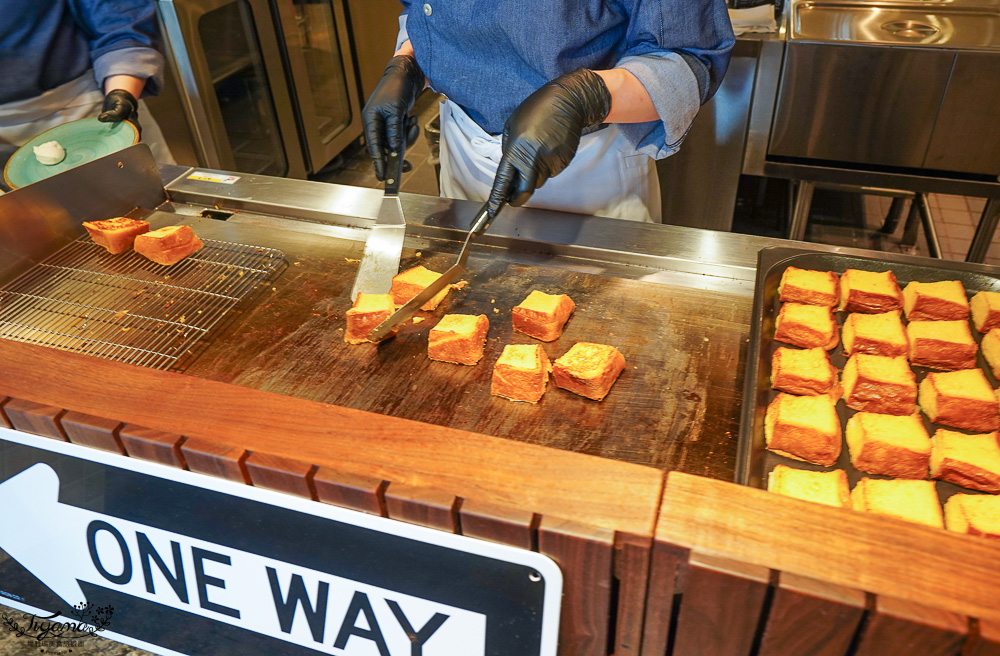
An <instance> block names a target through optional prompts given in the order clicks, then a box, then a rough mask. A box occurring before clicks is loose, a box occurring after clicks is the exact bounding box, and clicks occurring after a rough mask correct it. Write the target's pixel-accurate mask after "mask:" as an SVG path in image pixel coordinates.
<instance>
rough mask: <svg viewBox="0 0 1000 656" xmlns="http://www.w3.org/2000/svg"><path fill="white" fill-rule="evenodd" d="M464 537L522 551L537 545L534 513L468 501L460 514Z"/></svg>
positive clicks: (472, 500)
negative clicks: (535, 542) (496, 543)
mask: <svg viewBox="0 0 1000 656" xmlns="http://www.w3.org/2000/svg"><path fill="white" fill-rule="evenodd" d="M458 516H459V522H460V524H461V526H462V535H467V536H468V537H470V538H479V539H480V540H490V541H492V542H499V543H501V544H508V545H510V546H512V547H519V548H521V549H531V548H532V545H533V543H534V535H533V534H534V528H533V524H534V521H535V515H534V513H532V512H530V511H528V510H518V509H515V508H505V507H503V506H498V505H496V504H492V503H486V502H483V501H478V500H476V499H466V500H465V501H464V502H462V507H461V508H460V509H459V511H458Z"/></svg>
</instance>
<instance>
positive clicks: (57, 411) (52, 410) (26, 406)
mask: <svg viewBox="0 0 1000 656" xmlns="http://www.w3.org/2000/svg"><path fill="white" fill-rule="evenodd" d="M4 412H6V413H7V419H8V420H10V424H11V426H12V427H13V428H14V429H16V430H19V431H22V432H25V433H34V434H35V435H41V436H42V437H51V438H52V439H54V440H61V441H63V442H65V441H66V434H65V433H64V432H63V430H62V427H61V426H59V418H60V417H62V415H63V414H65V413H66V411H65V410H63V409H62V408H56V407H54V406H51V405H44V404H42V403H34V402H32V401H25V400H23V399H11V400H10V401H8V402H7V404H6V405H5V406H4Z"/></svg>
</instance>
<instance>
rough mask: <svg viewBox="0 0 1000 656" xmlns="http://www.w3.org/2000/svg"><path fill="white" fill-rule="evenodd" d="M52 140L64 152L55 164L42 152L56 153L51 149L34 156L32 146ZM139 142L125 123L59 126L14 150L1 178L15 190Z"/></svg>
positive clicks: (135, 132) (88, 122)
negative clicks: (64, 154)
mask: <svg viewBox="0 0 1000 656" xmlns="http://www.w3.org/2000/svg"><path fill="white" fill-rule="evenodd" d="M51 141H55V142H56V143H58V144H59V146H61V147H62V149H63V150H64V151H65V153H66V156H65V157H63V158H62V159H61V160H59V161H58V162H57V163H55V164H43V163H42V162H43V161H46V162H48V161H52V159H55V158H56V157H58V155H55V157H53V158H52V159H48V158H46V157H45V155H46V154H47V153H46V151H52V152H53V153H58V149H56V148H54V147H49V148H44V149H41V150H40V151H39V154H38V155H37V156H36V154H35V147H36V146H42V145H43V144H48V143H49V142H51ZM138 142H139V131H138V130H137V129H136V127H135V126H134V125H132V124H131V123H130V122H128V121H120V122H117V123H102V122H101V121H98V120H97V119H96V118H84V119H80V120H79V121H70V122H69V123H63V124H62V125H58V126H56V127H54V128H52V129H51V130H46V131H45V132H43V133H41V134H40V135H38V136H37V137H34V138H33V139H31V140H30V141H28V143H26V144H24V145H23V146H21V147H20V148H18V149H17V152H15V153H14V154H13V155H11V157H10V159H9V160H7V166H5V167H4V170H3V179H4V182H5V183H6V184H7V186H8V187H10V188H11V189H17V188H18V187H23V186H24V185H28V184H31V183H32V182H38V181H39V180H44V179H45V178H48V177H51V176H53V175H55V174H57V173H62V172H63V171H66V170H68V169H71V168H74V167H77V166H80V165H81V164H86V163H87V162H90V161H93V160H95V159H98V158H100V157H104V156H105V155H110V154H111V153H114V152H117V151H119V150H121V149H123V148H128V147H129V146H132V145H135V144H136V143H138Z"/></svg>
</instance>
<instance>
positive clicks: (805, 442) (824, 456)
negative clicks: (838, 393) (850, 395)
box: [764, 392, 841, 467]
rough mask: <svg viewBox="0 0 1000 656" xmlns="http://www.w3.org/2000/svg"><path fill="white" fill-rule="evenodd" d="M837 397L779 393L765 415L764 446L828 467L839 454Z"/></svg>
mask: <svg viewBox="0 0 1000 656" xmlns="http://www.w3.org/2000/svg"><path fill="white" fill-rule="evenodd" d="M836 403H837V401H836V399H834V398H832V397H830V396H827V395H825V394H820V395H816V396H793V395H791V394H785V393H783V392H782V393H779V394H778V395H777V396H775V397H774V400H773V401H771V403H770V404H769V405H768V406H767V412H766V413H765V415H764V440H765V442H766V443H767V448H768V449H770V450H771V451H774V452H775V453H780V454H781V455H783V456H788V457H789V458H795V459H796V460H804V461H806V462H811V463H814V464H817V465H823V466H824V467H829V466H830V465H832V464H833V463H835V462H837V458H839V457H840V446H841V444H840V443H841V439H840V438H841V434H840V418H839V417H838V416H837V411H836V409H835V406H836Z"/></svg>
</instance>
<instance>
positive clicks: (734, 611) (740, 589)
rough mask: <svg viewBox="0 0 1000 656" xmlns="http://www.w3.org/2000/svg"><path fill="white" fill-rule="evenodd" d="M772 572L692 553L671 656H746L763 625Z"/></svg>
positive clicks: (684, 583) (762, 568)
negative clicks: (759, 627) (765, 598)
mask: <svg viewBox="0 0 1000 656" xmlns="http://www.w3.org/2000/svg"><path fill="white" fill-rule="evenodd" d="M769 578H770V571H769V570H768V569H767V568H764V567H756V566H753V565H746V564H744V563H738V562H734V561H728V560H724V559H720V558H713V557H710V556H705V555H702V554H698V553H694V552H692V554H691V558H690V561H689V563H688V570H687V575H686V577H685V579H686V580H685V581H684V582H683V595H684V596H683V598H682V601H681V609H680V613H679V614H678V616H677V634H676V638H675V642H674V651H673V656H700V655H702V654H712V656H746V655H747V654H749V653H750V651H751V647H752V645H753V639H754V634H755V633H756V630H757V625H758V623H759V622H760V616H761V610H762V609H763V606H764V596H765V594H766V593H767V587H768V581H769Z"/></svg>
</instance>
